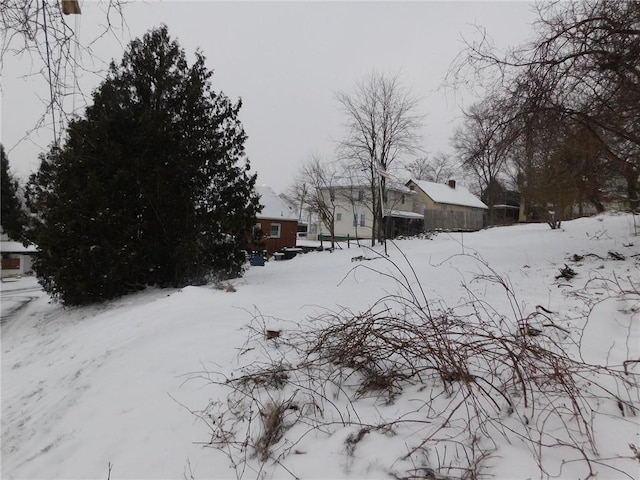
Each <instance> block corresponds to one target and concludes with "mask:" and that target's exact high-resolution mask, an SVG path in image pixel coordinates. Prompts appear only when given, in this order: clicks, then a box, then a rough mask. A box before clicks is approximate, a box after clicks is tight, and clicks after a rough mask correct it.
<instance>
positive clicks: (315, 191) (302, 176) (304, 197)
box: [289, 156, 337, 248]
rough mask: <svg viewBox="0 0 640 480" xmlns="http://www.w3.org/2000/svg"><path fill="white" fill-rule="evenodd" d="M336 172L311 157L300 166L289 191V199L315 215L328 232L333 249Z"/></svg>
mask: <svg viewBox="0 0 640 480" xmlns="http://www.w3.org/2000/svg"><path fill="white" fill-rule="evenodd" d="M336 181H337V172H336V170H335V168H334V167H333V166H332V165H331V164H328V163H326V162H323V161H322V160H321V159H320V158H318V157H315V156H313V157H311V159H309V160H307V161H306V162H304V163H303V164H302V166H301V167H300V170H299V172H298V174H297V176H296V179H295V181H294V183H293V185H292V187H290V189H289V198H291V199H292V200H293V201H295V202H296V203H298V204H300V205H303V206H306V208H307V209H308V210H309V211H310V212H312V213H313V214H315V215H317V216H318V217H319V218H320V221H321V222H322V224H323V225H324V226H325V228H326V229H327V230H328V231H329V236H330V237H331V247H332V248H333V247H335V216H336V206H337V204H336V193H335V190H334V187H336Z"/></svg>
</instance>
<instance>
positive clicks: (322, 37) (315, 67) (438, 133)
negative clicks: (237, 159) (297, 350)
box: [1, 1, 534, 192]
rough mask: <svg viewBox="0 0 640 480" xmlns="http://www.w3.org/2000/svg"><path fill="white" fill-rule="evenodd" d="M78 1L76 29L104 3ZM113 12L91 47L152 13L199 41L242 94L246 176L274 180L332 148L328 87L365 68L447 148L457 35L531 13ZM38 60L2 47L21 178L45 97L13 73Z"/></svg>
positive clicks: (411, 7) (426, 135)
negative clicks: (401, 97)
mask: <svg viewBox="0 0 640 480" xmlns="http://www.w3.org/2000/svg"><path fill="white" fill-rule="evenodd" d="M81 5H82V9H83V13H82V15H80V16H78V18H77V20H76V19H71V20H70V24H71V25H72V26H73V27H74V28H76V29H77V31H78V35H79V36H80V38H81V39H84V41H87V40H89V39H92V38H93V37H94V36H95V32H96V31H97V30H98V27H97V25H98V24H99V22H101V21H103V17H104V13H103V10H102V9H101V6H100V5H99V4H97V3H95V2H90V1H84V2H83V1H81ZM124 16H125V20H126V22H127V26H128V31H123V32H120V33H121V38H122V41H121V44H120V43H119V42H118V41H116V40H115V39H114V38H113V37H112V38H107V39H103V40H102V41H100V42H98V43H97V44H96V45H95V52H96V54H97V55H98V57H100V58H103V59H105V60H107V61H108V60H109V59H111V58H115V59H116V60H118V61H119V60H120V59H121V58H122V53H123V51H124V50H123V48H124V45H125V44H126V43H127V42H128V41H129V39H130V38H134V37H139V36H141V35H143V34H144V33H145V32H146V31H147V30H149V29H150V28H152V27H154V26H157V25H160V24H161V23H165V24H166V25H168V27H169V33H170V34H171V35H172V36H173V37H174V38H177V39H178V41H179V42H180V44H181V46H182V47H183V48H184V49H185V50H186V51H187V53H192V52H193V51H194V50H195V49H196V48H200V49H201V50H202V51H203V53H204V55H205V56H206V57H207V63H208V67H209V68H211V69H212V70H214V72H215V73H214V77H213V86H214V89H215V90H216V91H220V90H222V91H223V92H224V93H225V94H226V95H227V96H229V97H230V98H231V99H234V100H235V99H237V98H238V97H241V98H242V100H243V108H242V110H241V112H240V119H241V120H242V122H243V124H244V127H245V130H246V132H247V134H248V137H249V138H248V141H247V144H246V147H247V154H248V156H249V159H250V161H251V165H252V169H253V170H254V171H256V172H257V173H258V183H259V184H267V185H270V186H272V187H273V188H274V189H275V190H276V191H278V192H282V191H283V190H284V189H285V188H286V187H287V186H288V185H289V184H290V183H291V181H292V177H293V174H294V173H295V171H296V169H297V167H298V165H299V164H300V162H302V161H304V160H306V159H308V158H309V157H310V156H311V155H312V154H316V155H319V156H320V157H322V158H326V159H332V158H333V155H334V151H335V145H336V142H337V141H338V140H339V139H340V138H341V135H342V133H341V124H342V122H343V117H342V114H341V112H340V110H339V107H338V104H337V103H336V101H335V93H336V92H338V91H341V92H350V91H352V90H353V88H354V87H355V85H356V83H357V82H358V81H360V80H362V79H363V78H364V77H366V76H367V74H369V73H370V72H371V71H372V69H376V70H379V71H385V72H390V73H400V76H401V79H402V82H403V84H404V85H405V86H406V87H408V88H410V89H411V90H412V91H413V93H414V94H415V95H416V96H418V97H420V98H421V102H420V113H422V114H424V115H425V116H426V117H425V121H424V128H423V130H422V136H423V141H422V144H423V148H424V149H425V151H426V152H427V153H428V154H435V153H437V152H438V151H444V152H448V151H450V147H449V139H450V137H451V134H452V132H453V129H454V127H455V125H456V123H457V121H458V119H459V117H460V106H461V102H462V101H464V104H465V105H469V104H470V103H471V102H472V101H473V97H472V96H470V95H468V94H465V95H454V93H452V92H450V91H449V92H446V91H443V90H441V89H439V87H440V86H441V84H442V81H443V79H444V76H445V75H446V73H447V70H448V68H449V66H450V63H451V61H452V60H453V59H454V58H455V56H456V55H457V54H458V53H459V52H460V50H461V49H462V48H463V43H462V37H463V36H464V37H467V38H471V37H472V36H473V35H474V32H475V30H476V29H475V27H474V25H478V26H482V27H484V28H486V30H487V33H488V34H489V35H490V36H491V37H492V38H493V40H494V42H495V44H496V45H497V46H499V47H503V48H504V47H507V46H509V45H517V44H520V43H522V42H523V41H525V40H526V39H528V38H530V37H531V35H532V29H531V23H532V22H533V20H534V14H533V11H532V9H531V3H527V2H521V1H517V2H516V1H512V2H456V1H441V2H280V3H274V2H213V1H198V2H195V1H189V2H178V1H171V2H134V3H132V4H129V5H127V6H126V7H125V10H124ZM84 60H85V61H88V59H84ZM39 68H40V65H37V64H32V63H31V61H30V60H29V59H28V58H25V57H23V58H15V57H13V58H8V59H6V62H5V65H4V71H3V78H2V124H1V135H2V137H1V139H2V143H3V144H4V145H5V148H6V149H7V151H8V154H9V160H10V162H11V168H12V171H13V172H14V174H16V175H17V176H19V177H21V178H24V177H26V176H27V175H28V173H30V172H32V171H35V170H36V169H37V167H38V160H37V155H38V154H39V153H40V152H41V151H43V150H44V149H45V148H46V146H47V144H48V143H49V142H50V141H51V139H52V134H51V132H50V131H49V130H47V129H41V130H40V131H39V132H36V133H35V134H32V135H31V136H30V137H29V139H28V140H26V141H25V140H23V141H21V139H22V138H23V137H24V135H25V133H26V132H27V131H29V130H30V129H32V128H33V126H34V125H35V123H36V122H37V120H38V118H39V117H40V115H41V114H42V112H43V111H44V108H45V106H44V105H43V100H42V99H43V98H46V96H47V92H48V90H47V88H46V84H45V83H44V81H43V80H41V79H40V78H33V77H31V78H24V77H23V75H25V74H27V73H29V71H31V70H37V69H39ZM81 82H82V84H83V86H84V88H85V89H86V90H87V91H91V90H92V89H94V88H95V87H97V86H98V84H99V82H100V78H99V77H96V76H93V75H88V74H85V75H84V76H83V77H82V79H81ZM80 104H81V103H80V102H79V101H76V106H78V105H80Z"/></svg>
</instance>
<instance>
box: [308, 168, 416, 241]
mask: <svg viewBox="0 0 640 480" xmlns="http://www.w3.org/2000/svg"><path fill="white" fill-rule="evenodd" d="M319 194H320V195H321V197H322V198H323V201H324V203H325V204H326V205H327V206H329V209H331V210H332V211H333V221H334V229H335V232H334V233H335V236H336V239H337V240H344V239H346V238H353V239H355V238H361V239H369V238H371V232H372V228H373V210H374V209H373V201H372V198H371V187H370V186H369V185H367V184H366V183H365V182H359V181H353V180H351V179H342V180H340V181H336V182H334V184H333V185H331V186H330V187H325V188H321V189H320V192H319ZM422 210H423V206H422V205H421V204H420V202H419V201H418V199H417V196H416V193H415V192H413V191H411V190H410V189H409V188H408V187H406V186H405V185H402V184H397V183H395V184H394V183H388V184H387V186H386V196H385V199H384V217H385V219H384V227H385V229H386V232H387V237H391V238H393V237H396V236H398V235H408V234H415V233H418V232H421V231H422V230H423V213H422ZM318 234H319V236H320V235H321V236H322V238H324V239H329V238H330V235H331V232H330V230H329V228H328V227H327V225H324V224H320V228H319V232H318Z"/></svg>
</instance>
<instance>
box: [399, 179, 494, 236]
mask: <svg viewBox="0 0 640 480" xmlns="http://www.w3.org/2000/svg"><path fill="white" fill-rule="evenodd" d="M407 186H408V187H409V188H410V189H412V190H413V191H415V192H416V193H417V194H418V196H419V197H420V199H421V200H422V203H424V226H425V230H430V231H433V230H447V231H474V230H480V229H481V228H483V226H484V214H485V211H486V210H487V209H488V207H487V206H486V205H485V204H484V203H483V202H482V200H480V199H479V198H478V197H476V196H475V195H473V194H472V193H471V192H469V190H467V189H466V188H464V187H462V186H460V185H457V184H456V181H455V180H449V182H448V183H446V184H443V183H435V182H427V181H424V180H409V181H408V182H407Z"/></svg>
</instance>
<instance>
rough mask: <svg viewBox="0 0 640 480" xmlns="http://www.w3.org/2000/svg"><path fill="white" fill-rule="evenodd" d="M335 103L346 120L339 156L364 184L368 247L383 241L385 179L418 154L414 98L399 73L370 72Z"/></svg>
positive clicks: (417, 120) (419, 118)
mask: <svg viewBox="0 0 640 480" xmlns="http://www.w3.org/2000/svg"><path fill="white" fill-rule="evenodd" d="M336 99H337V101H338V104H339V105H340V108H341V109H342V111H343V113H344V116H345V124H344V125H345V130H346V131H345V134H344V138H343V140H342V141H341V143H340V154H341V158H342V159H343V160H344V161H345V162H346V163H347V164H348V165H349V166H350V167H351V169H352V170H358V171H361V172H362V177H363V180H364V181H365V182H366V184H367V185H368V186H369V190H370V194H371V199H372V205H373V210H374V216H373V218H374V220H373V228H372V235H371V237H372V238H371V243H372V245H375V243H376V240H380V241H382V239H383V238H384V225H383V221H382V219H383V202H382V200H383V198H384V196H385V190H386V178H387V176H388V175H389V174H390V172H392V171H393V170H394V169H395V168H396V167H397V166H398V165H397V164H398V162H399V161H400V159H401V158H402V157H403V156H404V155H408V154H414V153H416V152H418V151H419V144H418V142H419V130H420V128H421V126H422V116H421V115H419V114H418V112H417V110H418V99H417V98H416V97H415V96H414V95H413V94H412V93H411V92H410V91H409V90H407V89H406V88H405V87H403V86H402V84H401V83H400V78H399V76H398V75H388V74H385V73H380V72H376V71H373V72H372V73H370V74H369V76H368V77H367V78H366V79H364V81H362V82H359V83H358V84H357V85H356V88H355V90H354V91H353V92H351V93H342V92H340V93H338V94H337V95H336Z"/></svg>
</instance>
